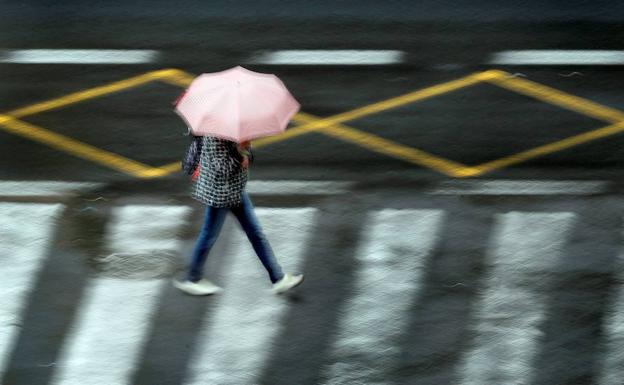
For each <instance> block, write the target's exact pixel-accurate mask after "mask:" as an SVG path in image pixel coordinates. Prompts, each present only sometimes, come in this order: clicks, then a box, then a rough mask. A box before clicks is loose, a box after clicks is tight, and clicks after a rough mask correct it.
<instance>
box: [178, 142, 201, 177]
mask: <svg viewBox="0 0 624 385" xmlns="http://www.w3.org/2000/svg"><path fill="white" fill-rule="evenodd" d="M189 136H190V137H191V143H190V144H189V146H188V148H187V149H186V153H185V154H184V157H183V158H182V171H184V173H185V174H186V175H192V174H193V173H194V172H195V170H196V169H197V167H198V166H199V159H200V157H201V151H202V145H203V142H204V141H203V137H202V136H195V135H189Z"/></svg>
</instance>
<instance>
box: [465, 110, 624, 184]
mask: <svg viewBox="0 0 624 385" xmlns="http://www.w3.org/2000/svg"><path fill="white" fill-rule="evenodd" d="M623 131H624V121H622V122H619V123H615V124H611V125H609V126H606V127H603V128H599V129H597V130H594V131H590V132H586V133H583V134H579V135H574V136H571V137H569V138H566V139H562V140H559V141H556V142H553V143H549V144H545V145H543V146H539V147H536V148H532V149H530V150H527V151H523V152H520V153H517V154H514V155H511V156H508V157H505V158H501V159H497V160H494V161H491V162H486V163H483V164H480V165H478V166H474V167H473V168H474V169H475V170H477V171H478V173H479V174H482V173H485V172H490V171H493V170H496V169H499V168H502V167H507V166H510V165H512V164H516V163H520V162H524V161H527V160H529V159H532V158H536V157H538V156H543V155H548V154H552V153H554V152H557V151H561V150H564V149H567V148H570V147H574V146H577V145H579V144H581V143H586V142H589V141H592V140H596V139H600V138H604V137H607V136H611V135H614V134H618V133H621V132H623Z"/></svg>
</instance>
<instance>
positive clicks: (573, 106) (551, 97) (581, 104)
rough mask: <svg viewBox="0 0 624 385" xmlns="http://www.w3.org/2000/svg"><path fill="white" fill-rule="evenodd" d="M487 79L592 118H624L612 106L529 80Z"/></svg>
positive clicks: (612, 121) (615, 119)
mask: <svg viewBox="0 0 624 385" xmlns="http://www.w3.org/2000/svg"><path fill="white" fill-rule="evenodd" d="M488 81H489V82H490V83H493V84H495V85H497V86H499V87H503V88H506V89H509V90H512V91H515V92H518V93H521V94H524V95H527V96H532V97H534V98H536V99H539V100H542V101H544V102H547V103H549V104H554V105H557V106H559V107H562V108H565V109H568V110H572V111H574V112H577V113H581V114H584V115H587V116H589V117H592V118H596V119H600V120H605V121H607V122H611V123H616V122H619V121H622V120H624V113H622V112H621V111H618V110H616V109H614V108H609V107H605V106H603V105H600V104H598V103H594V102H591V101H589V100H587V99H583V98H581V97H578V96H574V95H571V94H568V93H565V92H563V91H559V90H556V89H554V88H550V87H547V86H545V85H542V84H538V83H535V82H532V81H530V80H526V79H520V78H511V77H505V76H502V77H501V76H498V77H494V78H491V79H489V80H488Z"/></svg>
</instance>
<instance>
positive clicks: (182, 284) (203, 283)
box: [173, 278, 223, 295]
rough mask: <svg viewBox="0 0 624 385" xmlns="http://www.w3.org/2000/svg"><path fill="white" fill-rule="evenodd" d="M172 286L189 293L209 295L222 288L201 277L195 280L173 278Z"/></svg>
mask: <svg viewBox="0 0 624 385" xmlns="http://www.w3.org/2000/svg"><path fill="white" fill-rule="evenodd" d="M173 286H175V287H177V288H178V289H180V290H182V291H183V292H185V293H186V294H190V295H210V294H216V293H219V292H220V291H222V290H223V289H221V288H220V287H219V286H217V285H215V284H214V283H212V282H210V281H209V280H207V279H203V278H202V279H200V280H199V281H197V282H191V281H188V280H186V281H178V280H174V281H173Z"/></svg>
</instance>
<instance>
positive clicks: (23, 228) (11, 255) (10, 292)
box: [0, 203, 63, 379]
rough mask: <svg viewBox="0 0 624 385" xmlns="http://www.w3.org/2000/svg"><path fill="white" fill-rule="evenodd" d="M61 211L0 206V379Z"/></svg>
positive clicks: (59, 207)
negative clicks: (0, 302) (0, 304)
mask: <svg viewBox="0 0 624 385" xmlns="http://www.w3.org/2000/svg"><path fill="white" fill-rule="evenodd" d="M62 209H63V206H62V205H60V204H33V203H0V245H2V246H1V247H0V277H2V278H0V298H1V301H2V306H0V379H1V378H2V374H3V373H4V372H5V371H6V365H7V364H8V360H9V357H10V354H11V353H12V351H13V349H14V347H15V343H16V342H17V338H18V335H19V332H20V330H21V322H22V319H23V313H24V311H25V310H26V309H25V306H26V302H27V300H28V296H29V295H30V293H31V291H32V289H33V287H34V286H35V284H36V279H37V275H38V273H39V270H40V269H41V267H42V266H43V262H44V259H45V256H46V251H47V247H48V245H49V243H50V241H51V240H52V233H53V230H54V225H55V221H56V219H57V217H58V216H59V215H60V213H61V211H62Z"/></svg>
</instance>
